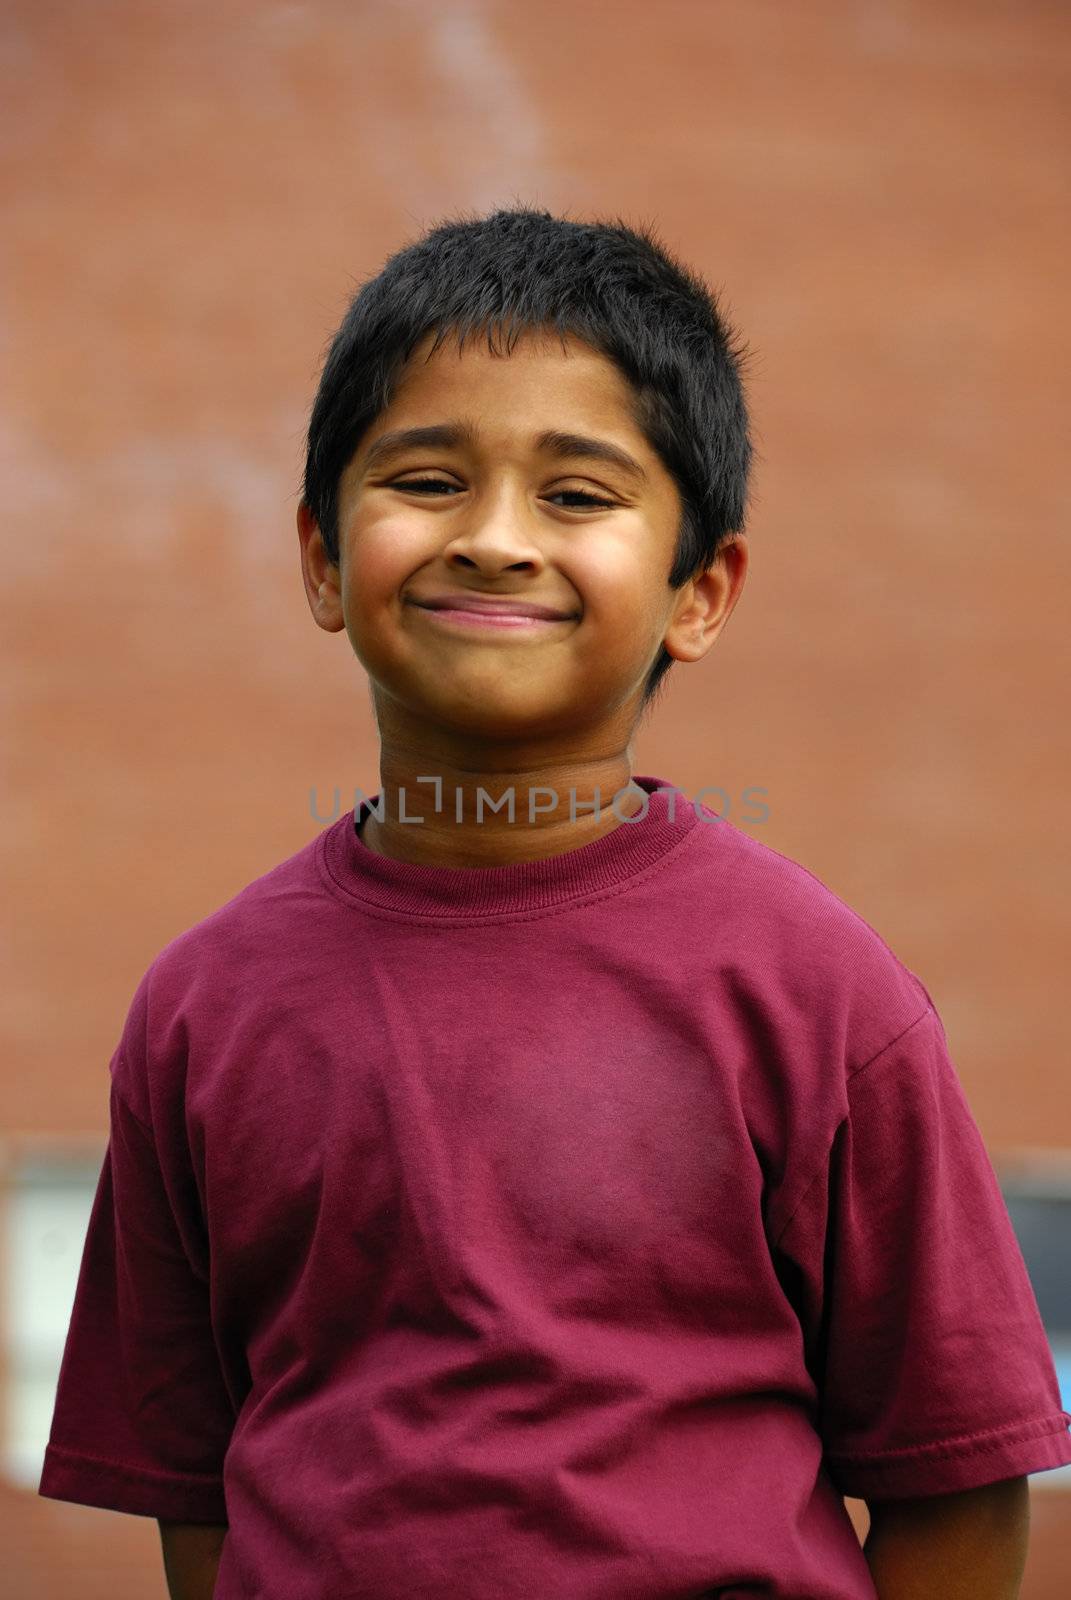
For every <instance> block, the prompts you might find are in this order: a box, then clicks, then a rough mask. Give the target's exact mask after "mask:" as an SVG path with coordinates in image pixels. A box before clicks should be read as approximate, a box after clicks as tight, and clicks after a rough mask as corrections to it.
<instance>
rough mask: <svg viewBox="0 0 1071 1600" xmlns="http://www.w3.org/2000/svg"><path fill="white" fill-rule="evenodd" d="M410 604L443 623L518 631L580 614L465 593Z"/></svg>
mask: <svg viewBox="0 0 1071 1600" xmlns="http://www.w3.org/2000/svg"><path fill="white" fill-rule="evenodd" d="M410 604H411V605H415V606H417V607H419V608H420V609H421V610H422V611H431V612H435V613H436V614H437V615H438V616H439V617H440V618H441V619H442V620H443V621H446V620H447V619H458V620H461V621H463V622H465V623H469V624H472V623H475V624H480V623H483V624H490V625H497V626H506V627H517V626H531V625H534V624H540V623H550V622H572V621H574V620H575V619H576V612H569V611H560V610H557V609H556V608H555V607H553V606H547V605H541V604H538V603H537V602H535V601H532V600H520V599H514V598H512V597H510V596H508V595H477V594H473V593H471V592H469V591H465V590H458V591H456V592H455V593H453V594H439V595H430V596H429V597H428V598H427V599H426V600H416V599H411V600H410Z"/></svg>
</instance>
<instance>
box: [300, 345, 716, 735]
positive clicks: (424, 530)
mask: <svg viewBox="0 0 1071 1600" xmlns="http://www.w3.org/2000/svg"><path fill="white" fill-rule="evenodd" d="M432 342H433V341H432V337H431V335H429V336H428V337H427V338H426V339H425V340H424V342H423V343H422V344H421V345H420V346H418V348H417V349H416V351H415V352H414V354H413V357H412V359H411V360H410V361H409V363H408V364H407V367H406V369H405V372H404V374H403V376H402V379H401V381H400V382H399V384H398V386H397V388H396V391H395V395H394V398H393V400H392V402H391V404H390V406H389V407H388V409H387V410H386V411H384V412H383V413H382V414H381V415H380V416H379V417H377V418H376V420H375V422H374V423H373V424H372V426H371V427H370V428H369V429H368V431H367V433H366V434H365V435H364V436H363V437H362V439H361V442H360V445H359V446H358V449H357V451H356V453H355V455H354V457H353V459H352V460H351V461H350V463H349V465H348V467H347V469H346V471H345V472H344V473H343V476H342V480H341V483H340V485H339V555H340V563H339V566H338V567H335V566H333V565H332V564H331V563H329V562H328V561H327V559H326V555H325V554H324V552H323V548H322V541H321V540H320V535H319V530H318V529H317V528H316V525H315V522H314V521H313V520H312V518H311V516H310V514H309V513H308V511H307V508H305V507H304V506H303V507H302V508H301V512H300V513H299V530H300V532H301V542H302V555H303V563H304V568H305V581H306V589H307V591H308V594H309V600H310V604H311V605H312V608H313V614H314V616H315V617H316V620H317V622H318V623H319V624H320V626H321V627H324V628H326V629H328V631H338V630H339V629H341V628H342V627H345V628H346V631H347V632H348V634H349V637H350V641H351V643H352V645H353V649H354V651H355V653H356V655H357V657H358V659H359V660H360V661H361V663H362V665H363V666H364V667H365V669H366V671H367V672H368V675H369V677H370V679H371V680H372V688H373V694H374V696H375V702H376V709H377V715H378V717H379V720H380V727H381V732H384V731H385V729H384V718H385V717H388V718H390V717H391V716H392V715H393V717H394V719H395V720H396V721H397V719H401V723H402V724H407V725H408V726H409V728H410V731H412V730H413V729H414V728H415V726H416V725H417V724H418V723H419V724H421V725H423V726H424V727H425V728H426V727H427V726H428V725H431V726H433V727H435V728H438V729H440V730H442V731H443V732H447V731H452V732H453V733H454V734H456V735H461V736H462V737H464V736H465V735H466V734H467V735H469V736H471V737H472V738H473V739H475V740H479V739H488V738H490V739H498V738H513V739H516V738H523V737H525V736H539V737H546V736H548V735H550V736H554V735H566V734H569V733H571V732H580V731H586V732H589V733H592V734H595V733H597V731H598V730H600V729H601V730H605V729H606V728H607V727H608V725H611V724H612V725H613V726H614V727H615V728H624V730H625V737H626V738H627V736H628V734H629V733H630V732H631V729H632V727H633V725H634V723H635V720H636V718H637V716H638V714H639V710H640V708H641V701H642V690H643V684H644V680H645V678H646V676H647V673H648V671H649V669H650V668H651V666H652V665H653V663H654V661H655V658H656V657H657V655H658V652H659V649H660V648H661V646H662V644H663V641H665V642H666V647H667V649H669V651H670V653H671V654H672V655H675V656H677V657H678V658H679V659H691V660H694V659H698V658H699V656H701V655H704V654H705V653H706V651H707V650H708V649H709V648H710V645H711V644H712V643H713V639H714V634H715V633H716V632H717V629H718V627H720V625H721V622H723V621H724V620H725V617H726V616H727V615H728V611H729V610H731V609H732V602H733V601H734V600H735V592H736V591H735V590H734V591H733V594H732V596H731V597H727V596H726V594H725V592H724V591H725V588H726V585H725V581H724V579H723V581H722V583H721V587H720V589H717V593H716V594H715V596H714V599H715V601H717V600H718V598H719V597H720V600H721V601H722V602H724V601H725V600H726V599H727V598H728V605H727V609H725V614H724V616H722V617H721V618H720V620H719V621H718V622H717V625H716V626H714V625H713V624H712V619H711V616H710V614H709V612H710V605H711V596H710V595H709V594H705V593H700V594H699V595H698V596H697V594H696V593H695V590H696V585H695V584H692V583H689V584H686V585H685V586H684V588H683V589H682V590H677V591H673V590H671V589H670V588H669V585H668V581H667V580H668V576H669V572H670V569H671V566H672V563H673V559H674V555H675V551H676V544H677V534H678V528H679V525H680V519H681V500H680V495H679V493H678V491H677V487H676V484H675V483H674V481H673V479H672V477H671V475H670V474H669V472H668V471H667V470H666V468H665V467H664V466H663V464H662V462H661V460H660V459H659V457H658V456H657V455H656V454H655V452H654V451H653V450H652V449H651V447H650V445H649V444H648V443H647V441H646V439H645V438H644V436H643V434H642V433H641V431H640V430H639V428H638V427H637V425H636V423H635V422H634V420H633V418H632V414H631V409H630V399H631V392H630V390H629V387H628V384H627V382H626V380H625V379H624V377H623V376H622V375H621V374H620V373H619V372H618V370H617V368H616V367H615V366H614V365H613V363H612V362H610V361H609V360H607V359H606V358H605V357H604V356H602V355H600V354H599V353H598V352H596V351H594V350H593V349H591V348H590V347H589V346H588V345H586V344H584V343H582V342H581V341H579V340H577V339H575V338H572V337H568V336H567V337H566V340H565V353H563V347H562V342H561V341H560V340H559V339H558V338H557V337H556V336H553V335H551V336H549V337H548V336H545V335H541V334H538V333H537V334H528V335H526V336H524V337H522V338H521V339H520V340H519V341H518V343H517V344H516V346H515V347H514V349H513V351H512V353H511V354H510V355H508V356H506V355H504V354H503V355H494V354H492V352H491V351H490V350H489V349H488V347H487V343H486V340H483V341H481V340H479V339H473V340H470V341H469V342H468V343H467V344H466V346H465V348H464V350H463V351H462V352H460V353H459V350H458V345H457V342H456V340H455V339H454V338H450V339H448V340H447V341H446V342H445V343H444V344H443V345H442V346H441V347H440V348H439V349H438V350H437V351H436V352H435V354H434V355H432V356H431V357H430V359H427V360H426V359H425V357H426V355H427V352H428V350H429V349H430V347H431V344H432ZM417 429H419V430H428V429H435V430H441V433H440V435H439V436H437V437H436V436H432V437H431V438H428V437H426V436H425V438H424V440H423V442H421V440H420V439H418V438H412V439H410V440H406V439H404V438H402V439H395V437H394V436H395V435H404V434H406V433H409V432H410V431H411V430H417ZM448 430H449V433H448ZM566 436H569V437H568V438H566ZM388 439H389V440H390V443H389V445H388ZM585 441H594V444H593V445H588V444H585ZM600 450H602V451H604V452H606V453H605V454H602V455H599V454H596V453H594V452H597V451H600ZM614 452H616V453H617V455H618V456H619V457H620V459H609V458H608V456H610V455H612V454H613V453H614ZM630 462H631V464H630ZM742 577H743V573H742V571H741V572H740V573H739V580H740V581H742ZM736 587H737V588H739V582H737V585H736ZM699 588H700V590H702V582H701V583H700V586H699ZM474 600H482V601H484V602H488V601H496V602H499V603H500V604H501V605H503V606H508V605H509V604H510V603H512V602H524V603H527V604H529V605H532V606H540V607H546V608H548V609H549V610H550V611H551V612H552V613H553V614H554V615H553V616H552V617H551V618H549V619H548V618H539V619H535V620H533V619H532V618H528V619H527V620H518V619H517V618H516V617H514V619H513V620H512V621H509V620H507V621H503V620H502V619H501V617H499V618H498V620H497V621H496V620H493V619H491V618H490V617H489V616H488V615H487V614H486V612H485V614H484V616H483V617H482V618H481V617H480V616H479V615H478V614H477V613H476V612H473V611H465V610H464V609H453V610H451V609H449V604H448V603H451V602H452V603H453V604H454V606H455V607H459V608H464V607H465V606H467V605H468V604H470V603H471V602H472V601H474ZM414 719H415V720H414Z"/></svg>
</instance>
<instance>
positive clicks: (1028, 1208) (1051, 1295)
mask: <svg viewBox="0 0 1071 1600" xmlns="http://www.w3.org/2000/svg"><path fill="white" fill-rule="evenodd" d="M993 1165H994V1167H995V1168H996V1171H997V1178H998V1180H999V1182H1000V1188H1001V1193H1002V1194H1003V1196H1004V1203H1005V1205H1006V1206H1007V1208H1008V1215H1009V1217H1010V1218H1011V1222H1012V1227H1013V1228H1014V1229H1015V1236H1016V1238H1017V1239H1018V1241H1019V1248H1020V1250H1021V1251H1022V1252H1023V1260H1024V1261H1025V1262H1026V1270H1027V1272H1028V1273H1029V1274H1030V1282H1031V1284H1032V1285H1033V1288H1034V1294H1035V1295H1036V1296H1037V1302H1038V1310H1039V1311H1040V1312H1041V1320H1042V1322H1043V1323H1044V1324H1045V1331H1046V1333H1047V1334H1048V1336H1049V1345H1050V1347H1051V1349H1052V1355H1053V1361H1054V1363H1055V1366H1056V1376H1057V1378H1058V1379H1059V1382H1060V1396H1061V1400H1060V1403H1061V1405H1062V1406H1063V1408H1064V1410H1065V1411H1071V1151H1069V1150H1023V1151H1017V1152H1013V1153H1011V1154H1009V1155H1007V1156H1005V1157H1003V1158H1002V1159H1001V1160H1000V1161H999V1162H998V1161H997V1159H996V1158H994V1162H993ZM1030 1482H1031V1485H1032V1486H1033V1487H1034V1488H1038V1489H1050V1488H1051V1489H1057V1488H1058V1489H1065V1490H1066V1489H1067V1488H1068V1486H1069V1485H1071V1466H1068V1467H1057V1468H1055V1469H1054V1470H1053V1471H1052V1472H1039V1473H1037V1474H1035V1475H1034V1476H1033V1477H1031V1480H1030Z"/></svg>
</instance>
